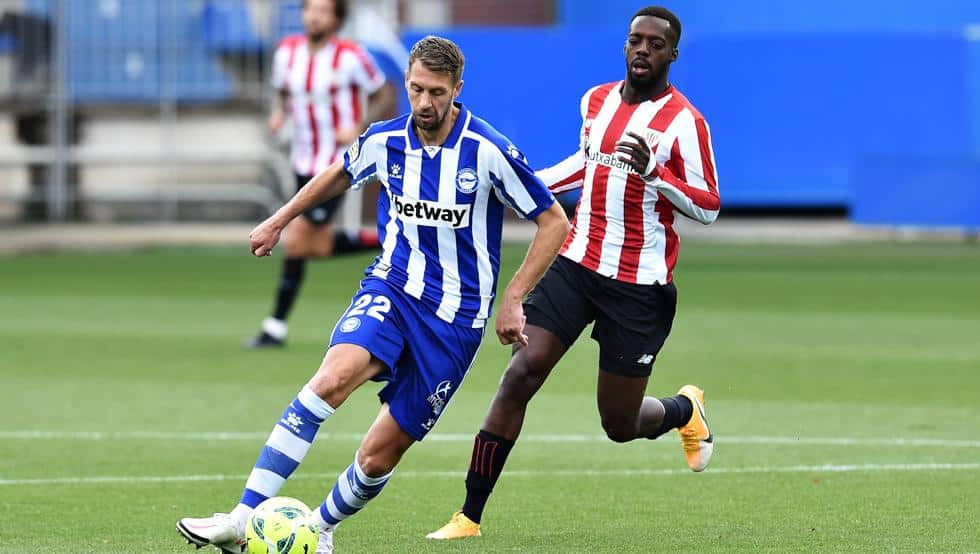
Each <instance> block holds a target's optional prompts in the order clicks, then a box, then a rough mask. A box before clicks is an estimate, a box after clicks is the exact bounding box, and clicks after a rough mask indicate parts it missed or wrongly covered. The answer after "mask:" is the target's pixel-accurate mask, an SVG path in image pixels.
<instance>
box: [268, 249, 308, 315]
mask: <svg viewBox="0 0 980 554" xmlns="http://www.w3.org/2000/svg"><path fill="white" fill-rule="evenodd" d="M305 272H306V259H305V258H286V260H285V261H284V262H283V263H282V277H281V278H280V279H279V291H278V292H277V293H276V309H275V311H274V312H272V317H274V318H276V319H280V320H282V321H285V320H286V317H287V316H288V315H289V310H291V309H292V308H293V302H294V301H295V300H296V295H297V294H299V286H300V284H302V283H303V274H304V273H305Z"/></svg>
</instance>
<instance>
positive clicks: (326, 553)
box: [316, 529, 333, 554]
mask: <svg viewBox="0 0 980 554" xmlns="http://www.w3.org/2000/svg"><path fill="white" fill-rule="evenodd" d="M316 554H333V530H329V531H328V530H326V529H320V540H319V541H317V543H316Z"/></svg>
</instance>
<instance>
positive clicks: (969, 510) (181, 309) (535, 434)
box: [0, 242, 980, 554]
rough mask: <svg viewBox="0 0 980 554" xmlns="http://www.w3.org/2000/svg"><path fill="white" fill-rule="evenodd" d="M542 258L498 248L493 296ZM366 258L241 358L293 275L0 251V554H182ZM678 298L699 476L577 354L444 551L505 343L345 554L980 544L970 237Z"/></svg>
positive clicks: (816, 251) (747, 258) (822, 258)
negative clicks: (641, 427)
mask: <svg viewBox="0 0 980 554" xmlns="http://www.w3.org/2000/svg"><path fill="white" fill-rule="evenodd" d="M523 248H524V247H523V246H517V245H512V246H508V247H507V248H506V249H505V252H504V263H503V270H502V277H501V282H502V284H503V283H505V282H506V279H507V278H508V277H509V275H510V274H511V273H512V272H513V270H514V267H515V266H516V264H517V263H518V262H519V261H520V258H521V256H522V255H523ZM369 259H370V256H356V257H350V258H345V259H336V260H331V261H327V262H320V263H317V264H315V265H313V266H312V267H311V269H310V271H309V272H308V280H307V283H306V287H305V289H304V291H303V294H302V297H301V298H300V300H299V302H298V304H297V308H296V310H295V312H294V317H293V318H292V320H291V332H292V334H291V337H290V344H289V347H288V348H287V349H285V350H283V351H275V352H247V351H244V350H242V349H241V348H240V343H241V341H242V340H244V339H245V338H247V337H248V336H249V335H250V334H251V333H253V332H254V331H255V329H256V326H257V324H258V322H259V320H260V319H261V318H262V317H263V316H265V315H266V313H267V310H268V309H269V307H270V303H271V300H272V286H273V284H274V282H275V279H276V278H277V275H276V274H277V271H278V259H274V260H270V259H266V260H257V259H253V258H251V257H250V256H248V255H247V252H246V248H245V247H244V246H243V247H242V248H238V249H230V248H180V249H177V248H172V249H158V250H146V251H137V252H117V253H100V254H94V253H73V254H38V255H22V256H16V257H5V258H0V391H2V399H3V400H2V402H0V522H2V524H0V552H3V553H13V552H31V553H34V552H45V553H47V552H72V553H74V552H191V549H190V547H188V546H187V545H185V544H183V543H182V541H181V540H180V538H179V537H178V535H177V534H176V533H175V532H174V529H173V527H174V522H175V521H176V520H177V519H178V518H179V517H181V516H185V515H193V516H201V515H209V514H210V513H212V512H214V511H225V510H227V509H229V508H230V507H231V506H232V505H233V504H234V503H235V502H236V501H237V499H238V495H239V494H240V490H241V486H242V484H243V483H244V478H245V476H246V475H247V474H248V471H249V470H250V469H251V466H252V463H253V462H254V460H255V457H256V455H257V454H258V451H259V449H260V447H261V445H262V443H263V441H264V437H265V435H266V433H267V432H268V431H269V430H270V429H271V427H272V425H273V424H274V422H275V420H276V418H277V417H278V416H279V414H280V413H281V411H282V409H283V407H284V406H285V404H286V403H287V402H289V401H290V399H291V398H292V397H293V395H294V394H295V393H296V391H297V390H298V389H299V387H300V386H301V385H302V384H303V383H304V382H305V380H306V379H307V378H308V376H309V375H310V374H311V372H312V371H313V370H314V369H315V368H316V367H317V365H318V363H319V360H320V357H321V355H322V351H323V348H324V345H325V341H326V340H327V337H328V336H329V333H330V331H331V329H332V327H333V325H334V323H335V321H336V318H337V317H338V315H339V314H340V313H341V311H342V310H343V309H344V308H345V307H346V305H347V303H348V302H349V300H350V297H351V295H352V294H353V292H354V291H355V288H356V283H357V281H358V279H359V277H360V275H361V271H362V268H363V267H364V266H365V265H366V264H367V262H368V261H369ZM676 282H677V285H678V289H679V308H678V316H677V319H676V322H675V325H674V330H673V334H672V336H671V338H670V339H669V340H668V342H667V346H666V347H665V349H664V351H663V352H662V353H661V356H660V358H659V359H658V361H657V365H656V368H655V370H654V375H653V378H652V380H651V385H650V389H649V392H650V393H652V394H655V395H658V396H663V395H667V394H673V393H674V392H675V391H676V390H677V388H678V387H679V386H680V385H682V384H684V383H687V382H693V383H697V384H699V385H701V386H702V387H703V388H704V389H705V391H706V403H707V413H708V417H709V420H710V421H711V422H712V424H713V431H714V432H715V434H716V437H717V443H716V449H715V456H714V459H713V461H712V465H711V467H709V468H708V470H707V471H706V472H705V473H703V474H699V475H695V474H692V473H690V472H688V471H687V469H686V466H685V465H684V461H683V457H682V454H681V450H680V446H679V443H678V440H677V438H676V434H670V435H668V436H666V437H663V438H662V439H660V440H657V441H653V442H651V441H635V442H633V443H630V444H626V445H617V444H614V443H611V442H609V441H607V440H605V439H604V438H603V437H602V436H601V435H602V431H601V428H600V425H599V421H598V415H597V411H596V407H595V379H596V378H595V375H596V355H597V350H596V346H595V343H593V342H592V341H591V340H588V339H587V338H585V339H583V340H581V341H580V342H579V343H578V344H577V345H576V346H575V347H574V348H573V350H572V351H571V352H570V353H569V355H568V356H566V358H565V359H564V360H563V362H562V363H561V364H560V365H559V367H558V369H557V370H556V371H555V373H554V375H553V376H552V379H551V380H550V381H549V382H548V383H547V384H546V385H545V387H544V389H543V390H542V392H541V393H540V394H539V395H538V396H537V398H536V399H535V400H534V402H533V403H532V406H531V409H530V412H529V415H528V419H527V424H526V426H525V429H524V438H523V440H522V441H520V442H519V443H518V445H517V447H516V448H515V450H514V452H513V454H512V455H511V458H510V461H509V464H508V468H507V470H508V471H509V472H510V474H508V473H507V472H505V473H504V476H503V478H502V479H501V482H500V483H499V484H498V487H497V491H496V493H495V495H494V496H493V497H492V499H491V502H490V505H489V506H488V509H487V513H486V514H485V517H484V525H483V529H484V536H483V537H482V538H480V539H475V540H468V541H463V542H453V543H448V544H447V543H431V542H427V541H426V540H425V539H424V538H423V537H424V535H425V533H426V532H428V531H431V530H433V529H435V528H437V527H438V526H440V525H442V524H443V523H444V522H445V521H446V519H447V518H448V517H449V515H450V514H451V513H452V512H453V511H454V510H456V509H457V508H458V507H459V505H460V503H461V501H462V497H463V475H464V473H463V472H464V470H465V469H466V467H467V464H468V461H469V453H470V447H471V437H472V435H473V433H474V432H475V431H476V430H477V428H478V426H479V423H480V421H481V418H482V416H483V413H484V410H485V409H486V407H487V404H488V402H489V399H490V396H491V394H492V392H493V390H494V388H495V385H496V383H497V380H498V379H499V376H500V373H501V371H502V369H503V367H504V365H505V363H506V360H507V358H508V354H509V351H508V349H506V348H504V347H502V346H500V345H499V344H498V343H497V342H496V338H495V336H494V335H493V333H492V332H490V333H488V334H487V336H486V341H485V343H484V346H483V348H482V349H481V351H480V354H479V357H478V361H477V363H476V365H475V366H474V368H473V370H472V372H471V373H470V376H469V377H468V378H467V381H466V383H465V385H464V386H463V388H462V389H461V391H460V392H459V394H457V395H456V397H455V399H454V401H453V403H452V404H451V405H450V407H449V408H448V410H447V411H446V413H445V414H444V416H443V418H442V419H441V420H440V422H439V424H438V426H437V427H436V428H435V430H434V431H433V433H434V436H432V437H431V439H428V440H426V441H425V442H424V443H422V444H420V445H417V446H415V447H414V448H413V449H412V450H411V451H409V453H408V455H407V456H406V458H405V460H404V461H403V464H402V465H401V466H400V467H399V468H398V470H397V472H396V474H395V477H394V478H393V480H392V482H391V484H390V485H389V486H388V488H387V489H386V490H385V492H384V494H382V495H381V496H380V497H379V498H378V499H377V500H375V501H374V502H372V504H371V505H369V507H368V508H367V509H366V510H365V511H363V512H362V513H361V514H359V515H358V516H356V517H354V518H352V519H351V520H349V521H348V522H346V523H345V524H344V525H343V526H341V527H340V529H339V530H338V532H337V534H336V538H335V542H336V545H337V552H338V553H340V554H344V553H348V552H350V553H353V552H517V551H521V552H654V551H657V552H671V551H693V550H698V551H716V552H729V551H828V552H839V551H873V552H879V551H915V552H921V551H942V552H975V551H980V525H978V523H977V522H978V517H980V401H978V397H980V249H978V248H977V247H976V245H969V244H927V243H899V244H887V243H877V244H849V245H838V246H792V247H791V246H748V245H731V244H708V243H700V242H689V243H686V244H685V245H684V248H683V249H682V252H681V259H680V263H679V269H678V271H677V274H676ZM376 390H377V386H376V385H374V384H371V385H368V386H365V387H364V388H363V389H362V390H360V391H359V392H358V393H357V394H356V395H355V396H354V397H353V398H352V399H351V400H350V401H349V403H348V404H346V405H344V406H343V407H342V409H341V410H340V411H338V412H337V414H336V415H335V416H334V417H333V418H332V419H331V420H330V421H329V422H328V424H327V425H326V426H325V428H324V431H325V434H323V433H321V435H320V437H319V439H318V441H317V442H316V444H315V445H314V447H313V449H312V450H311V452H310V454H309V456H308V457H307V459H306V461H305V463H304V464H303V466H302V467H301V468H300V469H299V471H298V472H297V474H296V475H295V476H294V478H293V479H291V480H290V481H289V482H288V483H287V484H286V486H285V488H284V489H283V491H282V494H284V495H288V496H295V497H298V498H300V499H302V500H304V501H305V502H307V503H308V504H310V505H316V504H318V503H319V502H320V500H321V499H322V497H323V495H324V494H325V493H326V492H327V491H328V490H329V487H330V486H331V485H332V483H333V480H334V478H335V476H336V475H337V473H338V472H340V471H341V470H342V469H344V468H345V467H346V466H347V465H348V464H349V463H350V460H351V459H352V456H353V455H354V450H355V448H356V446H357V436H359V435H360V434H361V433H362V432H363V431H364V430H365V429H367V427H368V425H369V423H370V421H371V420H372V418H373V416H374V414H375V412H376V410H377V401H376V398H375V396H374V393H375V392H376ZM222 433H223V434H222Z"/></svg>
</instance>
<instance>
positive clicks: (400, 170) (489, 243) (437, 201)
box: [344, 103, 554, 328]
mask: <svg viewBox="0 0 980 554" xmlns="http://www.w3.org/2000/svg"><path fill="white" fill-rule="evenodd" d="M456 106H457V107H458V108H459V115H458V117H457V119H456V122H455V124H454V125H453V129H452V131H451V132H450V133H449V136H448V137H447V138H446V142H445V143H444V144H443V145H442V146H423V145H422V143H421V142H420V141H419V138H418V136H417V135H416V134H415V129H414V127H413V126H412V118H411V115H410V114H406V115H403V116H401V117H398V118H396V119H392V120H390V121H384V122H379V123H375V124H373V125H371V126H370V127H369V128H368V130H367V131H365V132H364V134H363V135H361V136H360V138H358V140H357V141H355V142H354V143H353V144H352V145H351V146H350V148H349V149H348V150H347V153H346V154H344V169H345V170H346V171H347V174H348V176H349V177H350V181H351V186H352V187H354V188H359V187H361V186H362V185H364V184H366V183H369V182H371V181H374V180H378V181H380V182H381V183H382V189H381V193H380V194H379V195H378V233H379V238H380V240H381V248H382V251H381V255H380V256H378V257H377V259H375V261H374V263H373V264H372V265H370V266H369V267H368V268H367V270H366V274H367V275H372V276H375V277H379V278H382V279H385V280H386V281H388V282H389V283H392V284H395V285H396V286H399V287H401V288H402V289H404V290H405V292H406V293H408V294H409V295H410V296H412V297H414V298H418V299H419V300H420V301H421V302H422V304H423V305H425V306H427V307H428V308H430V309H431V310H432V311H433V312H435V314H436V315H437V316H438V317H439V318H440V319H442V320H444V321H448V322H450V323H455V324H458V325H465V326H467V327H477V328H479V327H483V326H484V324H485V322H486V319H487V318H488V317H490V305H491V303H492V301H493V296H494V292H495V290H496V287H497V274H498V272H499V269H500V235H501V230H502V228H503V216H504V206H505V205H506V206H509V207H510V208H512V209H513V210H514V211H516V212H517V213H518V214H519V215H520V216H521V217H523V218H526V219H533V218H535V217H537V215H538V214H540V213H541V212H542V211H544V210H546V209H547V208H548V207H549V206H551V204H552V203H553V202H554V197H552V195H551V192H549V191H548V188H547V187H545V185H544V184H543V183H542V182H541V181H540V180H539V179H538V178H537V177H535V175H534V172H533V171H532V170H531V168H530V167H528V165H527V160H526V159H525V158H524V156H523V154H521V152H520V151H519V150H518V149H517V148H516V147H515V146H514V145H513V144H511V143H510V141H508V140H507V139H506V138H505V137H504V136H503V135H501V134H500V133H498V132H497V131H496V130H495V129H494V128H493V127H491V126H490V125H488V124H487V123H486V122H485V121H483V120H481V119H480V118H478V117H476V116H474V115H473V114H471V113H470V112H469V111H468V110H467V109H466V108H465V107H463V105H462V104H460V103H456Z"/></svg>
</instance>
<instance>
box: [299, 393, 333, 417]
mask: <svg viewBox="0 0 980 554" xmlns="http://www.w3.org/2000/svg"><path fill="white" fill-rule="evenodd" d="M296 399H297V400H299V403H300V404H302V405H303V407H304V408H306V409H307V410H309V411H310V412H311V413H312V414H313V415H315V416H316V417H318V418H320V419H327V418H328V417H330V415H331V414H333V412H334V409H333V407H331V406H330V404H327V402H326V401H325V400H324V399H322V398H320V397H319V396H317V395H316V393H315V392H313V389H311V388H310V386H309V385H303V388H302V390H300V391H299V394H298V395H296Z"/></svg>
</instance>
